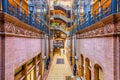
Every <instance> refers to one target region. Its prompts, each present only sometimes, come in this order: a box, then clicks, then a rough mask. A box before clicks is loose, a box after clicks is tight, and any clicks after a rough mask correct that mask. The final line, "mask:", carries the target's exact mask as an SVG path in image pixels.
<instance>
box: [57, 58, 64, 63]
mask: <svg viewBox="0 0 120 80" xmlns="http://www.w3.org/2000/svg"><path fill="white" fill-rule="evenodd" d="M56 64H64V59H62V58H58V59H57V62H56Z"/></svg>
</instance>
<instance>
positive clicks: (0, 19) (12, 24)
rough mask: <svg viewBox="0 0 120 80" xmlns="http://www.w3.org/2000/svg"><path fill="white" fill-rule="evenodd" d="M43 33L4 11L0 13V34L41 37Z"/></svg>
mask: <svg viewBox="0 0 120 80" xmlns="http://www.w3.org/2000/svg"><path fill="white" fill-rule="evenodd" d="M43 34H44V33H43V32H42V31H40V30H39V29H36V28H34V27H32V26H30V25H28V24H26V23H24V22H22V21H20V20H18V19H17V18H15V17H13V16H10V15H8V14H6V13H0V35H5V36H18V37H31V38H42V35H43Z"/></svg>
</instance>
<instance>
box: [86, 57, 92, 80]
mask: <svg viewBox="0 0 120 80" xmlns="http://www.w3.org/2000/svg"><path fill="white" fill-rule="evenodd" d="M85 65H86V69H85V70H86V74H85V77H86V80H91V62H90V60H89V59H88V58H86V60H85Z"/></svg>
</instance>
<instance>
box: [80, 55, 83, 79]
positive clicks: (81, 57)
mask: <svg viewBox="0 0 120 80" xmlns="http://www.w3.org/2000/svg"><path fill="white" fill-rule="evenodd" d="M79 70H80V76H82V77H83V76H84V57H83V55H80V69H79Z"/></svg>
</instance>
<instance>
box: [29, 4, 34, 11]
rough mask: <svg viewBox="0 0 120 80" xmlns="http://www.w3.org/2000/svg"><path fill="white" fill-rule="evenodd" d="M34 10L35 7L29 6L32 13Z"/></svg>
mask: <svg viewBox="0 0 120 80" xmlns="http://www.w3.org/2000/svg"><path fill="white" fill-rule="evenodd" d="M33 10H34V5H32V4H31V5H29V11H30V12H31V13H32V12H33Z"/></svg>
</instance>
